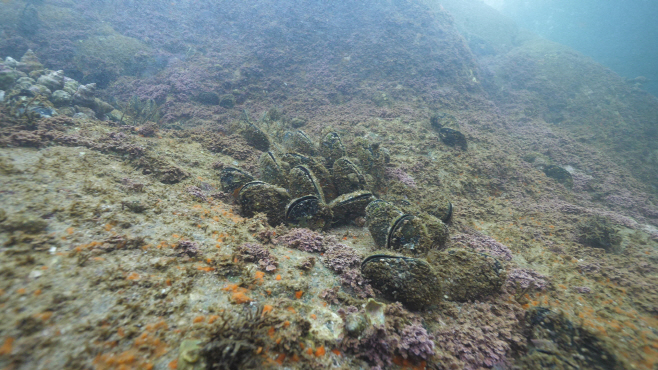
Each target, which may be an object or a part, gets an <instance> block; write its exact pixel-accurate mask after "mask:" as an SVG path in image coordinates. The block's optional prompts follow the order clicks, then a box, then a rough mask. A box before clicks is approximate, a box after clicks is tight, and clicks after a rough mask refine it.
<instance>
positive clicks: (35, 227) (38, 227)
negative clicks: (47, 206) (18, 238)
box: [0, 214, 48, 234]
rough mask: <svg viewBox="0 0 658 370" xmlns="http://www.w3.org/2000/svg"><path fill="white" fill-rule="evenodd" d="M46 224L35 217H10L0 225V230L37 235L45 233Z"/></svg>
mask: <svg viewBox="0 0 658 370" xmlns="http://www.w3.org/2000/svg"><path fill="white" fill-rule="evenodd" d="M46 227H48V222H46V221H45V220H43V219H41V218H39V217H35V216H25V215H20V214H19V215H11V216H8V217H7V218H6V220H4V221H3V222H2V223H0V230H4V231H22V232H25V233H28V234H39V233H42V232H44V231H46Z"/></svg>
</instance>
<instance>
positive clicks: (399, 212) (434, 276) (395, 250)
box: [361, 199, 506, 310]
mask: <svg viewBox="0 0 658 370" xmlns="http://www.w3.org/2000/svg"><path fill="white" fill-rule="evenodd" d="M408 208H409V207H405V206H402V207H398V206H396V205H395V204H393V203H392V202H387V201H384V200H381V199H378V200H375V201H372V202H370V204H368V206H367V207H366V210H365V211H366V224H367V225H368V229H369V230H370V234H371V235H372V238H373V239H374V241H375V244H376V246H377V247H378V248H379V249H380V250H379V251H377V252H374V253H373V254H371V255H370V256H368V257H366V258H365V259H364V260H363V262H362V263H361V273H362V274H363V276H364V277H365V278H366V279H368V280H369V281H370V283H371V285H372V286H373V287H374V288H375V289H377V291H379V292H381V294H382V295H383V296H384V297H385V298H387V299H389V300H392V301H399V302H401V303H403V304H404V305H405V306H407V307H409V308H411V309H416V310H420V309H425V308H428V307H431V306H432V305H434V304H436V303H438V302H439V301H440V300H442V299H448V300H452V301H469V300H477V299H480V298H482V297H484V296H487V295H490V294H492V293H495V292H497V291H499V290H500V288H501V287H502V285H503V283H504V281H505V277H506V274H505V269H504V268H503V266H502V265H501V263H500V262H499V261H497V260H496V259H495V258H493V257H491V256H488V255H486V254H483V253H476V252H473V251H468V250H465V249H447V250H442V248H443V247H444V246H445V243H446V240H447V238H448V228H447V227H446V224H447V223H448V222H449V221H450V219H451V217H452V204H451V203H450V202H447V204H446V205H445V206H440V207H439V208H438V209H436V210H434V211H433V212H432V213H433V215H431V214H427V213H424V212H418V213H416V214H412V212H410V211H409V210H408ZM405 209H406V210H407V211H405ZM437 216H438V217H437Z"/></svg>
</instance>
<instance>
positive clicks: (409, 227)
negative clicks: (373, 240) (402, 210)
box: [386, 215, 422, 254]
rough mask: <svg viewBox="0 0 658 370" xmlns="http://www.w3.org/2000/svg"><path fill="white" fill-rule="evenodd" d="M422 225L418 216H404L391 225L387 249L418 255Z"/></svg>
mask: <svg viewBox="0 0 658 370" xmlns="http://www.w3.org/2000/svg"><path fill="white" fill-rule="evenodd" d="M420 227H422V226H421V225H419V224H418V222H417V220H416V216H414V215H402V216H400V217H398V218H396V219H395V220H393V222H392V223H391V228H390V229H389V231H388V237H387V240H386V248H387V249H391V250H394V251H405V252H407V251H408V252H412V253H414V254H416V253H418V252H419V251H418V248H419V246H420V242H421V237H422V235H421V231H420Z"/></svg>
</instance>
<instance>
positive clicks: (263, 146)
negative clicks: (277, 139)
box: [242, 122, 272, 151]
mask: <svg viewBox="0 0 658 370" xmlns="http://www.w3.org/2000/svg"><path fill="white" fill-rule="evenodd" d="M242 136H243V137H244V138H245V140H246V141H247V144H249V145H251V146H253V147H254V148H256V149H258V150H262V151H268V150H270V146H271V145H272V143H271V141H270V137H269V136H267V134H266V133H265V132H263V131H262V130H261V129H259V128H258V127H256V125H254V124H253V123H251V122H245V125H244V129H243V131H242Z"/></svg>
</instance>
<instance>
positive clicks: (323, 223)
mask: <svg viewBox="0 0 658 370" xmlns="http://www.w3.org/2000/svg"><path fill="white" fill-rule="evenodd" d="M332 218H333V214H332V212H331V209H330V208H329V207H328V206H327V205H326V204H324V203H323V202H322V201H321V200H320V198H318V197H317V196H316V195H305V196H303V197H300V198H297V199H293V200H292V201H291V202H290V203H289V204H288V206H287V207H286V222H287V223H289V224H294V225H298V226H300V227H306V228H308V229H311V230H321V229H326V228H328V227H329V226H330V225H331V219H332Z"/></svg>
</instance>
